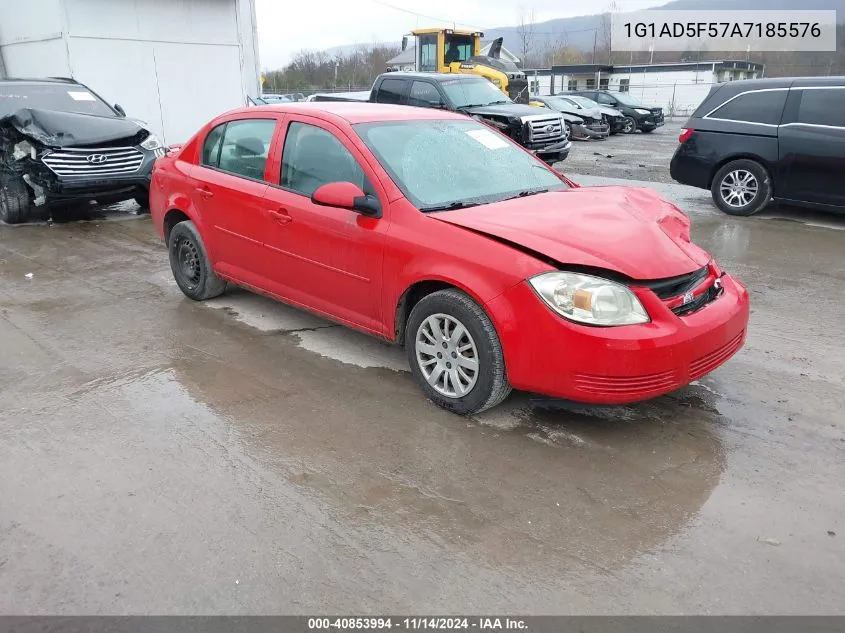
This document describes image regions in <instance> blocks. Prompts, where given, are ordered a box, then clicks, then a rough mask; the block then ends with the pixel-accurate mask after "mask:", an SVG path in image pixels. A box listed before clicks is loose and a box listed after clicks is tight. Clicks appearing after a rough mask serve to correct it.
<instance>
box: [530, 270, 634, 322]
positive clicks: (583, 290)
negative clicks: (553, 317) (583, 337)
mask: <svg viewBox="0 0 845 633" xmlns="http://www.w3.org/2000/svg"><path fill="white" fill-rule="evenodd" d="M528 282H529V283H530V284H531V286H532V287H533V288H534V290H535V291H536V292H537V294H538V295H540V297H541V298H542V299H543V301H545V302H546V303H547V304H548V305H549V307H551V308H552V309H553V310H554V311H555V312H557V313H558V314H560V315H561V316H562V317H564V318H567V319H570V320H572V321H577V322H578V323H586V324H588V325H634V324H637V323H648V322H649V321H650V320H651V319H649V317H648V314H646V311H645V308H643V305H642V304H641V303H640V300H639V299H637V297H636V295H635V294H634V293H633V292H631V291H630V290H629V289H628V288H626V287H625V286H623V285H621V284H618V283H616V282H613V281H610V280H608V279H602V278H601V277H593V276H592V275H582V274H578V273H566V272H551V273H543V274H540V275H537V276H536V277H532V278H530V279H529V280H528Z"/></svg>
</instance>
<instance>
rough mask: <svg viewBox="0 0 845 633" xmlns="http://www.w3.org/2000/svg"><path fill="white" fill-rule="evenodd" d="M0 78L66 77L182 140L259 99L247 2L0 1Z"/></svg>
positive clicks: (249, 0)
mask: <svg viewBox="0 0 845 633" xmlns="http://www.w3.org/2000/svg"><path fill="white" fill-rule="evenodd" d="M0 73H5V76H8V77H28V78H37V77H72V78H74V79H76V80H77V81H80V82H82V83H84V84H86V85H88V86H89V87H90V88H91V89H92V90H94V92H96V93H98V94H99V95H100V96H102V97H103V98H104V99H106V100H107V101H109V103H112V104H114V103H119V104H120V105H121V106H122V107H123V108H124V110H126V113H127V115H128V116H130V117H133V118H138V119H141V120H143V121H145V122H147V123H148V124H149V126H150V128H151V129H152V130H153V131H154V132H156V133H157V134H159V135H160V136H162V137H163V138H164V140H165V142H168V143H178V142H181V141H185V140H187V138H188V137H190V135H192V134H193V133H194V132H196V130H197V129H198V128H199V127H200V126H201V125H202V124H203V123H205V122H206V121H207V120H208V119H210V118H211V117H213V116H215V115H217V114H219V113H221V112H224V111H226V110H228V109H231V108H235V107H239V106H243V105H245V104H246V97H247V95H257V94H259V93H260V84H259V64H258V41H257V35H256V29H255V6H254V0H178V1H177V0H134V1H132V2H129V1H126V0H27V1H26V2H24V1H23V0H14V1H13V0H3V1H2V2H0Z"/></svg>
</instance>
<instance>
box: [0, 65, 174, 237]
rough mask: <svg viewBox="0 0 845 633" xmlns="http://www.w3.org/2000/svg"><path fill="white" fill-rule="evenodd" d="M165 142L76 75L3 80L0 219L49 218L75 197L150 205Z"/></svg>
mask: <svg viewBox="0 0 845 633" xmlns="http://www.w3.org/2000/svg"><path fill="white" fill-rule="evenodd" d="M164 153H165V149H164V147H163V145H162V144H161V142H160V141H159V140H158V138H156V136H155V135H154V134H152V133H151V132H150V131H149V130H148V129H146V128H145V127H144V125H142V124H141V122H139V121H135V120H132V119H129V118H127V117H126V114H125V112H124V111H123V109H122V108H121V107H120V106H119V105H115V106H110V105H108V103H106V102H105V101H104V100H103V99H102V98H100V97H99V95H97V94H96V93H94V92H93V91H92V90H90V89H89V88H88V87H86V86H84V85H83V84H80V83H78V82H76V81H74V80H72V79H38V80H31V79H9V80H2V81H0V220H2V221H3V222H6V223H8V224H16V223H19V222H26V221H29V220H39V219H47V218H49V216H50V215H51V213H52V211H53V210H55V209H56V208H60V207H62V206H66V205H69V204H73V203H87V202H89V201H92V200H95V201H97V202H100V203H110V202H118V201H121V200H133V199H134V200H136V201H137V202H138V204H140V205H141V206H142V207H144V208H146V207H147V204H148V198H149V185H150V174H151V173H152V168H153V163H154V162H155V160H156V158H158V157H160V156H163V155H164Z"/></svg>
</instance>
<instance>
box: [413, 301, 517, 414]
mask: <svg viewBox="0 0 845 633" xmlns="http://www.w3.org/2000/svg"><path fill="white" fill-rule="evenodd" d="M405 350H406V353H407V354H408V363H409V364H410V366H411V373H413V375H414V377H415V378H416V379H417V381H418V382H419V383H420V385H421V386H422V388H423V391H425V393H426V395H427V396H428V397H429V398H430V399H431V400H432V401H433V402H434V403H435V404H436V405H438V406H440V407H442V408H444V409H446V410H448V411H452V412H453V413H458V414H462V415H469V414H473V413H479V412H481V411H484V410H485V409H489V408H490V407H494V406H496V405H497V404H499V403H500V402H501V401H502V400H504V399H505V398H506V397H507V396H508V394H509V393H510V391H511V387H510V385H509V384H508V379H507V376H506V374H505V357H504V353H503V352H502V345H501V343H500V342H499V336H498V334H496V329H495V328H494V327H493V323H492V321H490V317H488V316H487V314H486V313H485V312H484V310H483V309H482V308H481V307H480V306H479V305H478V304H477V303H476V302H475V301H473V300H472V299H471V298H470V297H469V296H467V295H466V294H464V293H463V292H461V291H460V290H457V289H449V290H440V291H438V292H434V293H432V294H430V295H427V296H425V297H423V298H422V299H421V300H420V301H419V303H417V305H415V306H414V309H413V310H412V311H411V315H410V317H409V318H408V325H407V327H406V328H405Z"/></svg>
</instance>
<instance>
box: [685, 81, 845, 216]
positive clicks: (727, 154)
mask: <svg viewBox="0 0 845 633" xmlns="http://www.w3.org/2000/svg"><path fill="white" fill-rule="evenodd" d="M843 104H845V77H805V78H783V79H751V80H746V81H733V82H728V83H724V84H720V85H718V86H714V87H713V88H712V89H711V90H710V94H709V95H708V96H707V98H706V99H705V100H704V102H703V103H702V104H701V105H700V106H699V107H698V109H697V110H696V111H695V112H694V113H693V115H692V117H691V118H690V119H689V121H687V123H686V125H685V127H684V129H683V130H681V135H680V137H679V139H678V140H679V141H680V145H679V146H678V148H677V149H676V150H675V154H674V156H673V157H672V162H671V163H670V167H669V169H670V173H671V175H672V178H674V179H675V180H677V181H678V182H680V183H683V184H685V185H692V186H693V187H699V188H701V189H710V191H711V192H712V194H713V201H714V202H715V203H716V206H718V207H719V208H720V209H721V210H722V211H724V212H725V213H728V214H730V215H743V216H745V215H751V214H753V213H756V212H757V211H759V210H760V209H762V208H763V207H765V206H766V205H767V204H768V203H769V202H770V201H771V200H775V201H778V202H785V203H789V204H797V205H801V206H808V207H814V208H819V209H829V210H840V211H842V210H845V105H843Z"/></svg>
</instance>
